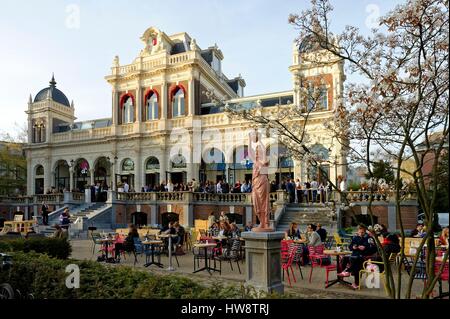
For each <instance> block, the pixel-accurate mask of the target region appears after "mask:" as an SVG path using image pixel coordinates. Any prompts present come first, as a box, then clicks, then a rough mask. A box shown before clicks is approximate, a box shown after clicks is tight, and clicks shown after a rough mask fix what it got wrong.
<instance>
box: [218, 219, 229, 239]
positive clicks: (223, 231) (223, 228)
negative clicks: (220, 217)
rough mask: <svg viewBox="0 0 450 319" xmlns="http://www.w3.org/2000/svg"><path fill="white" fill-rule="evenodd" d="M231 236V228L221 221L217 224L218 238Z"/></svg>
mask: <svg viewBox="0 0 450 319" xmlns="http://www.w3.org/2000/svg"><path fill="white" fill-rule="evenodd" d="M229 236H231V226H230V224H229V223H228V222H227V221H221V222H220V224H219V237H229Z"/></svg>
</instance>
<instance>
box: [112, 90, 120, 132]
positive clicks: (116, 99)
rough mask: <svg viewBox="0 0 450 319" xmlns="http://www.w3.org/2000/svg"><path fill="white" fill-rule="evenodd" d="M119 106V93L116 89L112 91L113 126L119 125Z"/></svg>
mask: <svg viewBox="0 0 450 319" xmlns="http://www.w3.org/2000/svg"><path fill="white" fill-rule="evenodd" d="M118 104H119V92H117V91H116V89H113V91H112V124H113V125H117V124H119V121H118V118H117V116H118Z"/></svg>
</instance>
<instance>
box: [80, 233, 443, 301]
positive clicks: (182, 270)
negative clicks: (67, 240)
mask: <svg viewBox="0 0 450 319" xmlns="http://www.w3.org/2000/svg"><path fill="white" fill-rule="evenodd" d="M71 243H72V249H73V251H72V256H71V257H72V258H74V259H79V260H97V256H99V255H100V253H98V252H95V253H94V255H93V254H92V247H93V243H92V241H91V240H86V239H84V240H81V239H73V240H71ZM99 248H100V247H99V245H97V246H96V250H98V249H99ZM177 257H178V261H179V263H180V266H179V267H178V266H177V264H176V261H175V258H173V266H174V268H175V270H174V271H168V270H167V267H168V265H169V261H168V257H166V256H164V255H163V256H161V262H162V263H163V264H164V268H158V267H157V266H155V265H151V266H150V267H148V268H146V267H144V266H143V265H144V263H145V256H138V263H137V264H136V266H135V268H136V269H140V270H143V271H148V272H151V273H155V274H162V275H169V274H178V275H183V276H186V277H189V278H192V279H195V280H196V281H200V282H202V283H203V284H207V285H208V284H211V283H212V282H213V281H216V282H222V283H224V284H235V285H237V286H239V285H240V284H243V283H244V282H245V273H244V272H245V261H244V263H240V266H241V271H242V274H239V271H238V269H237V267H235V263H233V269H234V271H231V268H230V265H229V263H227V262H222V274H221V275H220V274H219V273H218V272H214V273H213V275H209V273H208V272H205V271H202V272H199V273H196V274H193V273H192V272H193V270H194V264H193V255H192V253H191V252H187V253H186V255H182V256H177ZM203 262H204V261H202V260H201V261H200V267H202V265H203ZM333 262H335V260H334V257H333ZM103 264H105V265H108V266H111V267H114V266H115V265H119V264H106V263H103ZM133 264H134V256H133V255H130V256H128V255H127V257H126V260H124V259H123V258H122V260H121V262H120V265H127V266H132V267H133ZM310 270H311V267H310V266H303V267H302V271H303V277H304V278H303V279H301V277H300V273H299V270H298V267H297V266H296V265H295V266H294V274H295V276H296V279H297V282H296V283H293V282H292V287H289V285H288V282H287V280H286V281H285V282H284V284H285V291H286V292H289V293H292V294H295V296H296V298H299V299H304V298H308V299H373V298H377V299H378V298H387V296H386V294H385V291H384V288H383V281H382V282H381V287H380V288H379V289H369V288H366V287H361V290H353V289H351V288H349V287H347V286H344V285H341V284H336V285H334V286H332V287H329V288H327V289H325V270H324V269H320V268H314V271H313V275H312V282H311V283H309V273H310ZM335 276H336V273H335V272H331V273H330V280H333V279H335V278H336V277H335ZM285 279H287V278H285ZM403 279H404V280H402V281H403V283H402V286H403V288H405V287H406V284H407V282H406V279H407V278H406V273H405V276H403ZM348 280H349V281H350V282H353V277H350V278H348ZM291 281H292V278H291ZM362 282H364V278H363V279H362ZM422 288H423V281H421V280H416V281H415V282H414V286H413V293H412V298H416V297H419V296H420V293H421V291H422ZM403 290H404V289H403ZM447 290H448V284H447V283H444V291H447ZM435 291H436V295H437V294H438V292H437V288H435ZM402 296H404V293H403V294H402Z"/></svg>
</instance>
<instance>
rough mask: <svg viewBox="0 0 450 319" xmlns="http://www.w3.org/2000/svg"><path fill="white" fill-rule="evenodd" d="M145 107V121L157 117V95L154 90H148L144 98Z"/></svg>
mask: <svg viewBox="0 0 450 319" xmlns="http://www.w3.org/2000/svg"><path fill="white" fill-rule="evenodd" d="M146 107H147V110H146V111H147V118H146V120H147V121H151V120H156V119H158V117H159V114H158V96H157V94H156V93H155V92H150V94H149V95H148V96H147V100H146Z"/></svg>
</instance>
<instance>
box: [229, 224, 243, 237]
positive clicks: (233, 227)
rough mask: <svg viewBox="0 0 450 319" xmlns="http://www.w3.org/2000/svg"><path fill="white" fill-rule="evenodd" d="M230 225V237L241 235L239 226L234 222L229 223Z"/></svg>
mask: <svg viewBox="0 0 450 319" xmlns="http://www.w3.org/2000/svg"><path fill="white" fill-rule="evenodd" d="M230 227H231V229H230V233H231V237H232V238H239V237H241V230H240V229H239V227H237V225H236V223H231V224H230Z"/></svg>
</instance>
